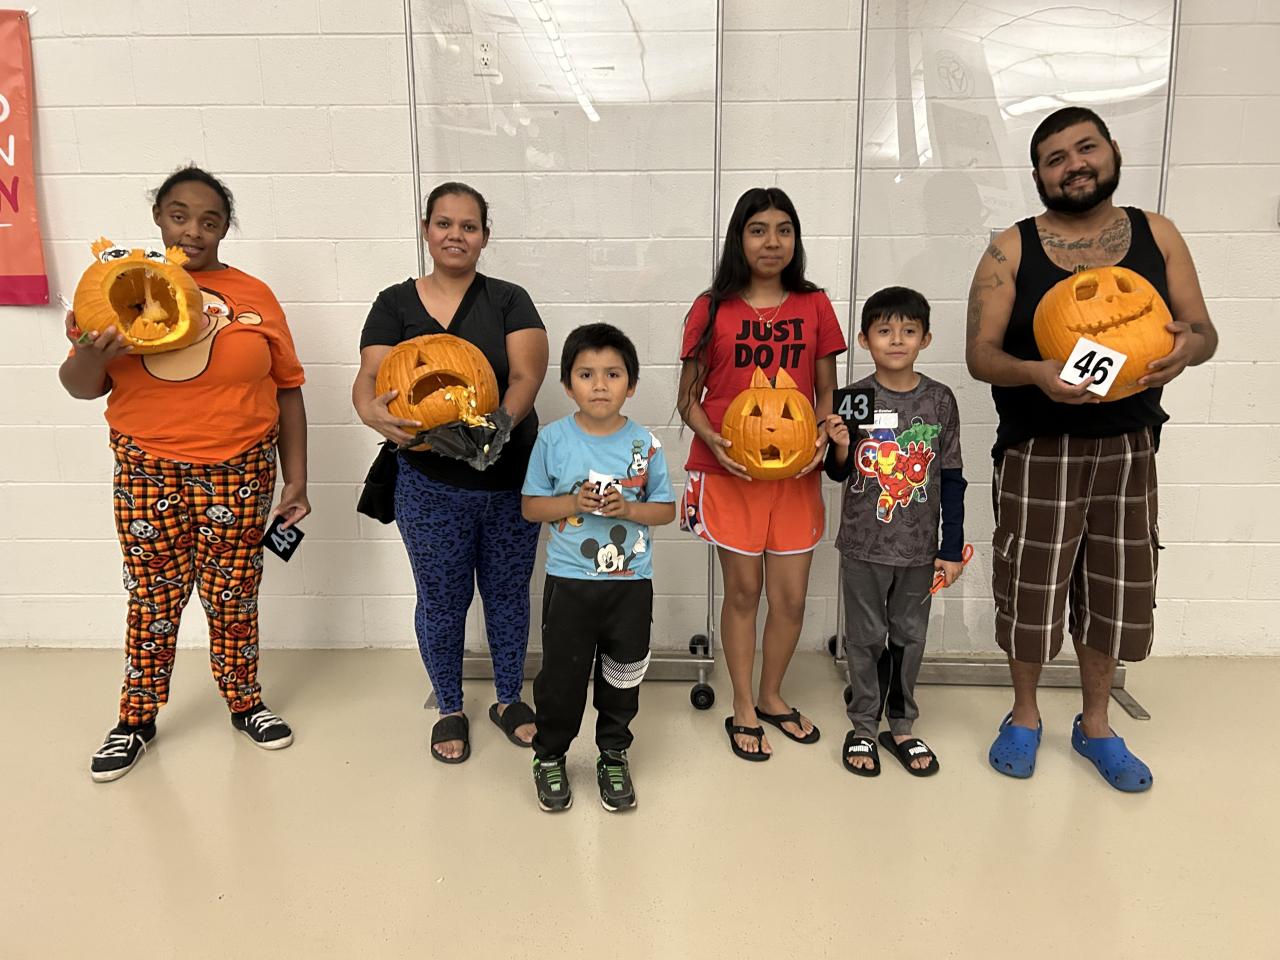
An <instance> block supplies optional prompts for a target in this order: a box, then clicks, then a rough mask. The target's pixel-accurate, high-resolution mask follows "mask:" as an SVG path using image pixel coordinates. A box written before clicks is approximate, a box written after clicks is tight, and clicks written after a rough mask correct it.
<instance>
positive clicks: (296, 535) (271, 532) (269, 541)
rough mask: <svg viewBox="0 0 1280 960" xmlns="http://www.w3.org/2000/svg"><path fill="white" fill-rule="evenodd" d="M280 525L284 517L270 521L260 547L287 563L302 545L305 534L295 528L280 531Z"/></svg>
mask: <svg viewBox="0 0 1280 960" xmlns="http://www.w3.org/2000/svg"><path fill="white" fill-rule="evenodd" d="M282 523H284V517H280V516H277V517H276V518H275V519H274V520H272V521H271V525H270V526H269V527H267V532H266V533H265V534H264V535H263V537H262V545H263V546H264V547H266V548H267V549H268V550H270V551H271V552H272V553H274V554H275V555H276V556H277V557H279V558H280V559H281V560H283V561H284V562H285V563H288V562H289V561H290V560H291V559H292V558H293V554H294V551H295V550H297V549H298V547H299V546H301V545H302V538H303V537H305V536H306V534H305V533H303V532H302V530H300V529H299V528H298V527H296V526H294V527H288V528H286V529H284V530H282V529H280V524H282Z"/></svg>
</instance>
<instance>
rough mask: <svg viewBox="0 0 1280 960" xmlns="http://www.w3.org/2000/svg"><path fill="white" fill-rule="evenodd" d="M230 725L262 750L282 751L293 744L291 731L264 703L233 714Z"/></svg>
mask: <svg viewBox="0 0 1280 960" xmlns="http://www.w3.org/2000/svg"><path fill="white" fill-rule="evenodd" d="M231 725H232V726H233V727H235V728H236V729H237V730H239V731H240V732H241V733H243V734H244V735H245V736H246V737H248V738H249V739H250V740H252V741H253V742H254V743H256V744H257V745H258V746H260V747H261V748H262V749H263V750H283V749H284V748H285V747H287V746H288V745H289V744H291V743H293V730H291V729H290V728H289V725H288V724H287V723H285V722H284V721H283V720H281V719H280V718H279V717H277V716H276V715H275V714H274V713H272V712H271V711H270V710H268V709H267V705H266V704H264V703H260V704H258V705H257V706H256V707H254V708H253V709H252V710H246V711H245V712H244V713H233V714H232V715H231Z"/></svg>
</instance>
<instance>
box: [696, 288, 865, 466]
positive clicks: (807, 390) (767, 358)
mask: <svg viewBox="0 0 1280 960" xmlns="http://www.w3.org/2000/svg"><path fill="white" fill-rule="evenodd" d="M710 303H711V299H710V298H709V297H707V296H705V295H704V296H701V297H699V298H698V299H697V300H695V301H694V303H693V308H692V309H691V310H690V311H689V319H688V321H687V322H686V323H685V327H684V342H683V343H682V344H681V347H680V359H681V360H690V359H693V351H694V348H695V347H696V346H697V343H698V338H699V337H701V336H702V331H703V330H705V329H706V326H707V311H708V307H709V306H710ZM761 313H763V314H764V316H765V317H766V318H769V317H774V312H773V309H772V308H770V309H767V310H762V311H761ZM847 349H848V346H847V344H846V343H845V340H844V331H842V330H841V329H840V321H839V320H837V319H836V312H835V310H834V309H833V308H832V306H831V301H830V300H829V299H827V295H826V294H825V293H823V292H822V291H821V290H818V291H815V292H813V293H792V294H789V295H788V296H787V299H786V300H784V301H783V302H782V306H781V308H780V309H779V310H778V313H777V316H776V318H774V319H773V322H772V323H771V324H770V327H769V330H768V331H766V330H765V325H764V323H763V321H761V320H760V319H759V317H758V316H757V315H756V312H755V311H754V310H752V309H751V307H750V306H749V305H748V304H747V302H746V301H745V300H743V299H742V298H741V297H734V298H733V299H731V300H725V301H724V302H723V303H721V304H720V308H719V309H718V310H717V311H716V325H715V330H714V331H712V334H711V340H710V342H709V343H708V344H707V348H706V352H705V353H704V355H703V356H702V357H701V358H700V359H701V360H702V362H703V363H705V364H706V365H707V367H708V370H707V378H706V381H705V383H704V385H703V393H702V409H703V410H704V411H706V414H707V419H708V420H710V421H711V425H712V426H713V427H715V428H716V430H719V429H720V423H721V421H722V420H723V419H724V414H725V411H726V410H728V409H729V404H730V403H732V402H733V398H734V397H736V396H737V395H738V394H739V393H741V392H742V391H743V390H745V389H747V387H749V386H750V385H751V375H752V374H753V373H755V369H756V367H760V369H762V370H763V371H764V372H765V373H766V374H767V375H768V377H769V379H770V380H772V379H773V378H774V377H775V376H777V373H778V371H779V370H780V369H785V370H786V371H787V373H788V374H790V376H791V378H792V379H793V380H795V382H796V386H797V387H798V388H799V389H800V392H801V393H804V394H805V395H806V396H808V398H809V401H810V402H811V403H812V402H814V399H815V398H814V379H815V376H816V371H817V366H818V360H820V359H821V358H823V357H830V356H835V355H836V354H840V353H844V351H845V350H847ZM685 469H686V470H708V471H711V472H713V473H724V472H725V470H724V468H723V467H721V466H720V463H719V461H718V460H716V458H715V456H714V455H713V454H712V453H711V451H710V450H708V449H707V445H706V444H705V443H703V442H702V441H701V440H700V439H698V438H697V437H694V438H693V442H692V443H691V444H690V446H689V460H688V462H686V463H685Z"/></svg>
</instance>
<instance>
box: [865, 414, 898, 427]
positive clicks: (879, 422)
mask: <svg viewBox="0 0 1280 960" xmlns="http://www.w3.org/2000/svg"><path fill="white" fill-rule="evenodd" d="M871 429H872V430H897V429H898V411H897V410H877V411H876V419H875V421H874V422H873V423H872V424H871Z"/></svg>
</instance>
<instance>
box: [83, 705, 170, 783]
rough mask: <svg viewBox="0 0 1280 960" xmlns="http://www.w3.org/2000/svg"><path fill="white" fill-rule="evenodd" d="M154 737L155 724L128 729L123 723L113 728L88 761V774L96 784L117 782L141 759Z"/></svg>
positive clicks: (152, 722)
mask: <svg viewBox="0 0 1280 960" xmlns="http://www.w3.org/2000/svg"><path fill="white" fill-rule="evenodd" d="M155 735H156V723H155V721H154V720H152V721H151V722H150V723H147V724H143V725H142V726H140V727H129V726H125V725H124V724H123V723H121V724H118V725H117V726H115V727H113V728H112V729H111V730H110V731H108V733H107V739H106V740H104V741H102V746H101V747H99V748H98V752H97V753H95V754H94V755H93V757H92V758H91V759H90V760H89V773H90V775H91V776H92V777H93V779H94V780H95V781H96V782H97V783H107V782H109V781H111V780H119V779H120V778H121V777H123V776H124V775H125V774H126V773H128V772H129V771H130V770H132V769H133V765H134V764H135V763H137V762H138V761H139V760H141V759H142V754H143V753H145V752H146V749H147V744H148V743H150V742H151V741H152V740H153V739H154V738H155Z"/></svg>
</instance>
